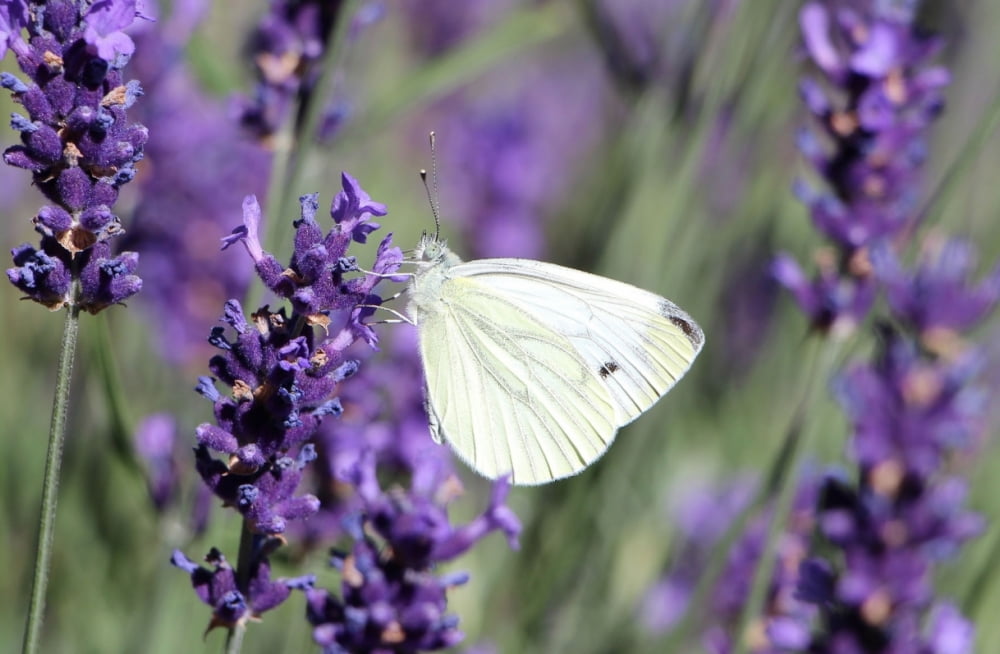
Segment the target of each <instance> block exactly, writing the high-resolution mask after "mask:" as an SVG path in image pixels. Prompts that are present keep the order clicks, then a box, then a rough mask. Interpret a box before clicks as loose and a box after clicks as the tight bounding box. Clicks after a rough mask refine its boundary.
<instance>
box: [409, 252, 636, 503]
mask: <svg viewBox="0 0 1000 654" xmlns="http://www.w3.org/2000/svg"><path fill="white" fill-rule="evenodd" d="M456 268H457V267H456ZM454 271H455V269H452V272H454ZM419 326H420V350H421V357H422V358H423V361H424V370H425V374H426V376H427V391H428V402H429V404H430V410H431V411H432V413H433V416H434V418H433V420H432V423H434V422H436V424H437V429H438V430H439V435H440V436H443V437H444V439H446V440H448V441H449V442H450V443H451V445H452V446H453V447H454V448H455V450H456V452H458V454H459V455H460V456H461V457H462V458H463V459H465V460H466V461H467V462H468V463H469V464H470V465H471V466H472V467H473V468H475V469H476V470H477V471H479V472H480V473H481V474H484V475H486V476H488V477H492V478H496V477H499V476H500V475H503V474H505V473H508V472H511V473H512V476H513V478H512V481H513V482H514V483H518V484H537V483H542V482H546V481H551V480H553V479H558V478H560V477H565V476H568V475H571V474H574V473H576V472H579V471H580V470H582V469H583V468H585V467H586V466H587V465H588V464H590V463H591V462H592V461H594V460H595V459H596V458H598V457H599V456H600V455H601V454H602V453H603V452H604V451H605V450H606V449H607V447H608V446H609V445H610V443H611V440H612V439H613V438H614V435H615V432H616V430H617V426H618V425H617V418H616V412H617V408H616V404H617V401H616V400H615V399H614V398H613V397H612V395H611V392H610V391H609V389H608V386H607V385H605V384H604V383H602V381H601V377H600V376H599V375H598V374H596V373H595V371H594V370H593V366H592V365H591V363H590V362H589V361H588V359H587V357H586V356H584V355H583V354H582V353H581V352H580V351H579V348H578V347H577V345H576V344H574V343H573V342H572V341H571V340H570V339H569V338H567V337H565V336H563V335H561V334H560V333H558V332H556V331H554V330H553V329H552V328H551V327H550V326H549V325H548V324H546V323H544V322H543V321H541V320H539V319H538V317H537V316H536V315H533V312H531V311H526V310H525V309H524V307H523V306H522V305H521V302H520V299H519V298H513V299H512V298H510V297H508V293H507V292H506V291H505V290H504V289H495V288H494V287H493V285H492V284H490V283H489V281H488V280H487V281H486V282H481V281H480V280H479V278H477V277H465V276H463V275H458V274H457V275H453V276H450V278H449V279H447V280H446V281H444V282H443V284H442V286H441V289H440V293H439V294H438V295H437V299H436V300H435V301H434V302H433V303H432V304H430V303H424V304H423V305H422V306H421V307H420V313H419Z"/></svg>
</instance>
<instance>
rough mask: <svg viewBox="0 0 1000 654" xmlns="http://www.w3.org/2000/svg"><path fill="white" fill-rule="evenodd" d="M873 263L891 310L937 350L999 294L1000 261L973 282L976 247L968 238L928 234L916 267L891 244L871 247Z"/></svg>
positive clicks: (993, 303) (988, 308)
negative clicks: (909, 267) (907, 265)
mask: <svg viewBox="0 0 1000 654" xmlns="http://www.w3.org/2000/svg"><path fill="white" fill-rule="evenodd" d="M872 264H873V265H874V267H875V274H876V276H877V277H878V279H879V281H880V282H881V283H882V284H883V285H884V286H885V289H886V295H887V297H888V299H889V305H890V307H891V309H892V312H893V313H894V314H895V315H896V316H898V317H899V318H901V319H903V320H905V321H906V322H907V324H908V325H909V326H910V327H911V328H912V329H914V330H915V331H916V332H917V334H919V335H920V336H921V339H922V342H923V344H924V345H925V346H926V347H930V348H931V349H937V350H938V351H939V353H945V352H944V351H942V350H941V347H943V346H945V345H946V344H947V343H949V342H951V341H953V339H954V338H955V337H956V336H957V334H958V333H959V332H964V331H968V330H969V329H970V328H971V327H972V326H974V325H975V324H977V323H979V322H980V321H981V320H982V319H983V317H984V316H986V314H988V313H989V312H990V311H992V309H993V307H995V306H996V304H997V301H998V300H1000V265H996V266H994V268H993V270H992V271H990V272H989V273H988V274H987V276H986V277H985V278H984V279H983V280H982V281H981V282H979V283H978V284H974V283H973V282H972V280H971V279H970V278H971V277H972V274H973V272H974V268H975V265H976V256H975V249H974V248H973V246H972V244H971V243H968V242H966V241H960V240H945V241H942V240H940V239H928V240H927V241H926V242H925V244H924V248H923V250H922V252H921V259H920V262H919V264H918V265H917V267H916V268H915V269H914V270H913V271H907V270H905V269H904V268H903V267H902V265H901V264H900V263H899V261H898V260H897V259H896V257H895V255H894V254H893V253H892V251H891V250H890V249H889V248H887V247H881V248H877V249H874V250H873V251H872Z"/></svg>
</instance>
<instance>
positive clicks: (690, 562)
mask: <svg viewBox="0 0 1000 654" xmlns="http://www.w3.org/2000/svg"><path fill="white" fill-rule="evenodd" d="M821 482H822V479H821V477H820V476H819V475H818V474H817V472H816V471H815V470H812V469H806V470H804V471H803V473H802V474H801V476H800V478H799V479H798V480H796V481H793V482H792V483H796V484H797V488H796V494H795V498H794V502H793V505H792V509H791V515H790V516H789V520H788V522H787V524H786V525H785V531H784V532H783V533H782V534H781V535H780V537H779V539H778V541H777V545H776V547H775V550H774V552H773V556H774V559H775V569H774V576H773V577H772V579H771V582H770V585H769V587H768V589H767V595H766V603H765V608H764V611H765V615H764V616H763V617H762V618H759V619H758V621H757V622H756V623H755V624H754V625H752V626H751V628H752V633H753V634H754V639H753V642H752V647H751V651H753V652H755V653H757V654H771V653H773V654H778V652H785V651H788V649H794V648H795V647H797V645H796V643H800V642H802V640H803V638H807V637H808V633H809V632H808V628H806V629H803V627H802V625H803V624H806V625H807V624H808V622H809V620H810V619H811V616H812V615H814V614H815V612H816V611H815V609H814V608H813V607H812V606H810V605H809V604H807V603H805V602H804V601H802V600H801V599H800V598H799V597H797V596H796V594H795V588H796V587H795V583H796V581H797V579H798V570H799V566H800V563H801V562H802V560H803V558H804V557H805V555H806V552H807V550H808V545H809V538H810V535H811V532H812V529H813V527H814V513H813V510H814V506H815V504H816V497H817V492H818V487H819V484H820V483H821ZM755 486H756V484H754V483H751V482H749V481H747V480H741V481H737V482H733V483H731V484H727V485H725V486H720V487H715V488H713V487H710V486H700V487H699V486H696V487H694V489H692V490H691V492H690V493H685V495H684V496H683V497H681V498H679V500H678V508H677V511H679V513H677V515H675V516H673V517H674V519H675V520H677V521H678V527H679V529H680V531H681V535H682V540H681V545H680V547H679V548H678V549H677V552H676V555H675V556H674V557H673V558H672V561H671V563H670V565H669V567H668V571H667V574H666V575H665V576H664V578H663V579H662V580H660V581H659V582H657V583H656V585H654V586H653V587H652V588H651V589H650V590H649V591H648V592H647V595H646V598H645V600H644V604H643V606H642V607H641V614H642V616H643V622H644V623H645V626H646V628H647V629H648V630H649V631H650V632H651V633H653V634H656V635H662V634H664V633H668V632H669V631H671V630H672V629H673V627H674V626H675V625H676V623H677V621H678V620H679V619H680V618H682V617H686V619H688V620H696V621H701V620H705V619H706V618H705V616H697V615H687V612H688V610H689V608H690V603H691V600H692V597H693V594H694V591H695V588H696V586H697V585H698V583H699V581H700V580H701V578H702V576H703V575H704V574H705V571H706V567H707V566H708V564H709V562H710V560H711V557H712V556H713V555H714V552H713V550H714V549H717V545H718V544H719V541H720V539H721V538H722V537H723V535H724V534H725V532H726V530H727V529H728V528H729V527H730V525H731V524H732V523H733V521H735V520H736V519H737V517H738V516H739V514H740V513H742V512H743V511H744V510H745V509H746V508H747V505H748V503H749V502H750V501H751V500H752V499H753V496H754V494H755ZM772 515H773V510H772V509H771V507H770V506H768V507H766V508H765V509H764V510H762V511H761V512H760V513H758V514H757V515H754V516H751V518H750V519H749V521H748V522H747V524H746V527H745V529H744V531H743V532H742V533H741V534H738V535H737V537H736V540H735V541H734V542H733V544H732V546H731V548H730V549H729V551H728V553H727V555H726V556H727V558H726V562H725V565H724V568H723V570H722V573H721V574H720V576H719V578H718V580H717V581H716V584H715V586H714V587H713V588H712V589H711V590H710V599H709V607H708V608H709V610H710V611H709V616H710V618H708V619H707V621H705V622H703V623H701V624H699V626H700V627H701V628H702V630H703V631H702V634H701V641H702V647H703V648H704V649H705V650H707V651H708V652H711V653H712V654H728V653H729V652H731V651H732V647H733V640H732V639H733V634H732V632H733V629H734V628H735V626H736V625H737V623H738V621H739V619H740V615H741V613H742V611H743V607H744V606H745V604H746V602H747V599H748V597H749V594H750V586H751V584H752V581H753V576H754V571H755V570H756V568H757V566H758V565H760V562H761V559H762V557H763V554H764V551H763V550H764V546H765V543H766V540H767V532H768V529H769V526H770V521H771V519H772ZM685 516H687V518H685Z"/></svg>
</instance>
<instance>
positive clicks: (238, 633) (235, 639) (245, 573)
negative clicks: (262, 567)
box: [226, 520, 255, 654]
mask: <svg viewBox="0 0 1000 654" xmlns="http://www.w3.org/2000/svg"><path fill="white" fill-rule="evenodd" d="M254 556H255V553H254V535H253V532H251V531H250V528H249V526H247V521H246V520H244V521H243V531H242V532H241V533H240V553H239V555H238V558H237V561H236V588H237V589H238V590H239V591H240V592H241V593H243V597H244V598H246V600H247V602H248V603H249V601H250V596H249V593H248V591H247V589H248V588H249V587H250V577H251V575H252V567H253V563H254ZM246 630H247V623H246V620H240V621H239V622H237V623H236V626H235V627H233V628H232V629H230V630H229V637H228V638H227V639H226V654H239V652H240V648H242V647H243V637H244V636H245V635H246Z"/></svg>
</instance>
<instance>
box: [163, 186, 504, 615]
mask: <svg viewBox="0 0 1000 654" xmlns="http://www.w3.org/2000/svg"><path fill="white" fill-rule="evenodd" d="M343 181H344V192H343V193H341V194H339V195H338V196H337V198H335V199H334V201H333V205H332V206H333V208H332V209H331V215H332V217H333V218H334V221H335V222H334V224H333V225H332V227H331V229H330V230H329V232H328V233H327V234H325V235H324V233H323V230H322V229H321V228H320V226H319V224H318V223H317V221H316V220H315V215H316V213H317V209H318V201H317V196H315V195H306V196H303V197H302V198H301V204H302V214H301V218H300V219H299V220H297V221H295V223H294V225H295V229H296V236H295V253H294V255H293V257H292V262H291V264H290V265H289V266H288V267H285V266H282V265H281V264H280V263H279V262H278V260H277V259H276V258H275V257H274V256H273V255H271V254H270V253H268V252H266V251H265V250H264V248H263V246H262V244H261V243H260V240H259V236H258V229H257V228H258V226H259V223H260V221H261V212H260V206H259V205H258V203H257V201H256V200H255V199H254V198H253V197H252V196H251V197H248V198H247V199H246V200H245V201H244V204H243V208H244V216H243V223H244V224H243V225H242V226H241V227H239V228H237V229H235V230H233V234H232V236H230V237H228V238H226V239H224V242H223V247H224V248H225V247H228V246H229V245H232V244H233V243H236V242H238V241H241V242H243V244H244V246H245V247H246V249H247V252H248V253H249V254H250V258H251V260H252V261H253V264H254V266H255V267H256V269H257V272H258V274H259V275H260V277H261V279H262V280H263V281H264V283H265V284H266V285H267V286H268V287H269V288H270V289H271V290H272V291H274V292H275V293H276V294H277V295H279V296H280V297H283V298H286V299H288V300H290V302H291V305H292V310H291V313H290V314H289V313H288V311H287V309H286V308H284V307H282V308H281V309H280V310H278V311H272V310H270V309H269V308H268V307H267V306H264V307H261V308H260V309H258V310H257V311H256V312H255V313H252V314H250V315H247V314H246V313H245V312H244V310H243V307H242V306H241V305H240V303H239V302H238V301H236V300H229V301H228V302H226V304H225V307H224V309H223V313H222V318H221V321H220V322H222V323H223V325H224V326H217V327H215V328H214V329H213V330H212V332H211V335H210V336H209V343H210V344H211V345H212V346H214V347H215V348H217V349H218V350H219V353H218V354H216V355H215V356H214V357H212V359H211V360H210V361H209V369H210V370H211V372H212V374H213V377H203V378H202V379H201V380H200V381H199V383H198V386H197V388H196V390H197V392H198V393H200V394H201V395H202V396H204V397H205V398H206V399H208V400H209V401H211V402H212V405H213V407H214V413H215V423H214V424H211V423H204V424H201V425H199V426H198V428H197V430H196V438H197V443H198V445H197V447H196V448H195V466H196V468H197V470H198V473H199V474H200V475H201V477H202V480H203V481H204V482H205V485H206V486H207V487H208V488H210V489H211V491H212V493H214V494H215V495H216V496H217V497H218V498H219V499H221V500H222V501H223V504H224V505H225V506H228V507H232V508H234V509H236V510H237V511H238V512H239V513H240V514H241V516H242V517H243V524H244V534H245V537H247V538H249V543H245V544H247V545H248V546H247V547H242V546H241V548H240V551H241V559H240V561H239V562H238V569H237V570H236V571H233V570H232V569H231V568H230V567H229V566H228V565H227V564H225V561H224V560H223V559H221V557H220V556H214V555H213V556H212V557H211V558H212V559H213V560H212V562H213V563H214V564H215V567H216V570H215V572H210V571H206V570H203V569H201V568H198V567H197V566H194V565H193V564H191V563H190V562H188V561H187V560H186V559H184V558H183V555H180V554H177V555H175V557H174V564H175V565H177V566H178V567H181V568H183V569H185V570H187V571H188V572H189V573H190V574H191V575H192V580H193V581H194V583H195V588H196V590H197V591H198V594H199V596H200V597H201V598H202V600H203V601H205V602H206V603H208V604H210V605H211V606H212V607H213V622H212V624H213V625H223V626H227V627H234V626H237V625H240V624H242V622H243V621H244V620H245V619H247V618H248V617H254V616H256V615H259V614H260V613H262V612H263V611H265V610H268V609H271V608H274V607H275V606H277V605H278V604H279V603H280V602H282V601H284V599H285V598H286V597H287V595H288V587H287V586H283V585H281V584H280V583H278V584H275V583H271V582H270V581H269V579H268V577H267V570H268V567H267V566H268V556H269V554H270V553H271V552H272V551H273V550H274V549H275V548H276V547H278V546H280V545H281V544H283V543H284V536H283V534H285V533H286V532H287V531H288V528H289V525H290V524H292V523H295V522H301V521H304V520H306V519H308V518H310V517H312V516H313V515H315V514H316V513H317V511H318V510H319V508H320V501H319V499H318V498H317V497H316V496H314V495H312V494H310V493H300V492H299V486H300V482H301V481H302V479H303V476H304V475H305V472H306V470H307V468H308V467H309V465H310V464H311V463H312V462H313V461H314V460H315V459H316V458H317V452H316V446H315V444H314V443H313V439H314V438H315V437H316V433H317V430H318V428H319V426H320V425H321V424H322V423H323V422H324V420H326V419H327V418H329V417H332V418H337V417H339V416H340V415H341V413H342V412H343V406H342V404H341V400H340V398H339V397H338V396H337V392H338V390H339V388H340V386H341V384H343V383H344V382H345V381H347V380H348V379H349V378H350V377H352V376H353V375H354V374H355V373H356V372H357V371H358V369H359V364H358V362H357V361H356V360H354V359H352V358H349V357H348V355H347V349H348V348H349V347H350V346H352V345H353V344H354V343H355V342H357V341H359V340H366V341H368V342H369V344H373V342H374V336H373V333H372V332H371V327H369V326H368V325H365V324H364V323H363V322H362V319H363V315H362V314H361V313H360V312H359V311H358V310H357V309H356V305H358V304H360V303H365V304H378V303H380V302H381V298H380V297H379V296H378V295H375V293H374V288H375V286H376V285H377V284H378V283H380V282H381V281H382V280H383V278H384V277H385V276H391V274H392V273H394V272H395V271H396V269H397V268H398V267H399V264H400V262H401V261H402V253H401V252H400V251H399V249H398V248H393V247H390V242H391V235H390V236H387V237H386V238H385V239H383V240H382V243H381V245H380V247H379V249H378V252H377V254H376V260H375V262H374V264H373V266H372V268H373V270H374V273H375V274H367V273H360V272H358V270H357V266H356V264H355V263H354V260H353V258H351V257H348V256H347V249H348V246H349V245H350V244H351V243H352V242H353V241H361V240H364V237H365V236H367V234H368V233H370V232H371V231H373V230H374V229H377V228H378V225H376V224H374V223H371V222H370V221H369V218H370V217H371V216H372V215H385V213H386V209H385V206H384V205H381V204H378V203H376V202H372V201H371V199H370V198H369V196H368V195H367V194H366V193H365V192H364V191H363V190H362V189H361V186H360V185H359V184H358V183H357V181H355V180H354V179H353V178H352V177H350V176H349V175H347V174H346V173H345V174H344V176H343ZM349 275H350V277H348V276H349ZM334 321H338V323H337V324H336V325H335V324H334ZM316 327H320V328H321V329H316ZM227 328H228V329H227ZM217 383H218V384H220V386H224V387H226V389H227V390H226V392H220V390H219V389H218V388H217V387H216V384H217ZM213 452H216V453H221V454H222V455H224V456H223V457H222V458H217V457H216V456H215V455H214V454H213ZM495 512H496V513H497V515H498V517H497V518H496V520H497V521H500V520H504V521H506V522H508V523H509V522H510V520H511V518H510V517H509V516H508V515H507V514H505V513H504V512H503V511H502V509H500V508H499V507H498V508H497V509H496V511H495ZM248 552H249V554H248ZM240 580H243V581H242V582H241V581H240ZM298 587H299V588H300V589H307V588H309V587H311V582H310V583H305V582H303V583H300V584H298ZM256 592H259V593H260V594H259V595H255V593H256Z"/></svg>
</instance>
